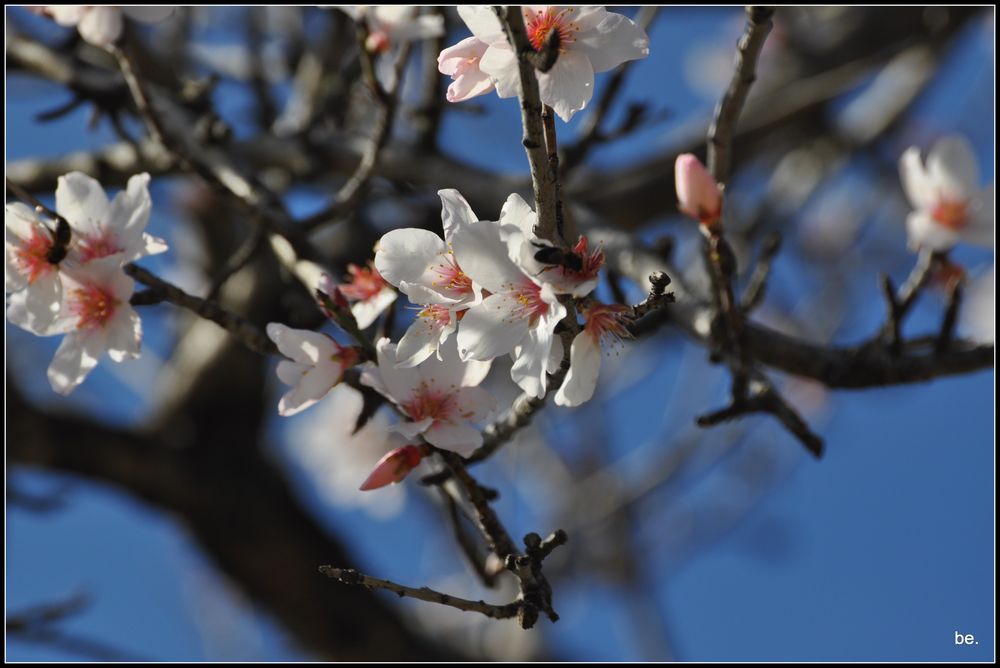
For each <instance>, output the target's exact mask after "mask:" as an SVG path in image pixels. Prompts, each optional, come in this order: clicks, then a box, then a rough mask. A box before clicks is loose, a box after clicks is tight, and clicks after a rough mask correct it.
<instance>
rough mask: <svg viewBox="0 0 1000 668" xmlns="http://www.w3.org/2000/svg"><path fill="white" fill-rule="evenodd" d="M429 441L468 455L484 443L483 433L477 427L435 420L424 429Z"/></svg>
mask: <svg viewBox="0 0 1000 668" xmlns="http://www.w3.org/2000/svg"><path fill="white" fill-rule="evenodd" d="M424 438H425V439H426V440H427V442H428V443H430V444H431V445H434V446H436V447H439V448H441V449H442V450H450V451H452V452H457V453H458V454H460V455H462V456H463V457H466V456H468V455H471V454H472V453H473V452H474V451H475V450H476V448H478V447H479V446H481V445H482V444H483V435H482V434H481V433H480V432H479V430H478V429H476V428H475V427H471V426H469V425H467V424H456V423H454V422H444V421H438V422H435V423H434V424H433V425H431V427H430V428H429V429H427V430H425V431H424Z"/></svg>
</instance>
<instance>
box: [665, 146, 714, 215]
mask: <svg viewBox="0 0 1000 668" xmlns="http://www.w3.org/2000/svg"><path fill="white" fill-rule="evenodd" d="M674 181H675V185H676V187H677V203H678V206H679V208H680V210H681V212H682V213H683V214H684V215H686V216H689V217H691V218H694V219H695V220H697V221H698V222H699V223H701V224H702V225H705V226H707V227H712V226H714V225H717V224H718V222H719V219H720V217H721V216H722V193H721V192H719V184H718V183H716V182H715V179H714V178H712V175H711V174H709V172H708V170H707V169H705V166H704V165H703V164H701V161H700V160H698V158H697V157H695V156H694V155H692V154H691V153H683V154H681V155H679V156H677V161H676V162H675V163H674Z"/></svg>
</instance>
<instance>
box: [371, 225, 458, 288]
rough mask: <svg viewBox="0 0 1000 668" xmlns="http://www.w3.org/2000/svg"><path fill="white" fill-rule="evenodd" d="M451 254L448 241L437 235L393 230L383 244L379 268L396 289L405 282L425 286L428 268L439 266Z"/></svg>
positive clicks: (378, 263)
mask: <svg viewBox="0 0 1000 668" xmlns="http://www.w3.org/2000/svg"><path fill="white" fill-rule="evenodd" d="M447 252H448V247H447V246H446V245H445V243H444V241H442V240H441V237H439V236H438V235H436V234H434V233H433V232H430V231H428V230H419V229H416V228H412V227H408V228H405V229H401V230H393V231H391V232H389V233H387V234H385V235H384V236H383V237H382V239H381V240H380V241H379V244H378V250H377V251H376V252H375V268H376V269H378V272H379V273H380V274H382V278H384V279H385V280H386V281H388V282H389V283H391V284H392V285H395V286H396V287H399V286H400V283H402V282H403V281H406V282H408V283H420V284H422V285H423V281H422V279H423V277H424V274H425V273H426V272H427V268H428V267H430V266H432V265H435V264H437V263H438V262H439V259H440V258H441V256H443V255H445V254H446V253H447ZM428 287H429V286H428Z"/></svg>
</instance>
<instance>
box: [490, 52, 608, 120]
mask: <svg viewBox="0 0 1000 668" xmlns="http://www.w3.org/2000/svg"><path fill="white" fill-rule="evenodd" d="M484 60H485V58H484ZM497 90H498V91H499V90H500V85H499V84H497ZM538 92H539V93H540V94H541V98H542V102H543V103H544V104H547V105H549V106H550V107H552V109H554V110H555V112H556V114H557V115H558V116H559V118H561V119H563V121H565V122H567V123H568V122H569V121H570V119H571V118H573V115H574V114H575V113H576V112H578V111H580V110H582V109H583V108H584V107H586V106H587V103H588V102H590V98H591V96H593V94H594V68H593V67H592V66H591V64H590V61H589V60H588V59H587V57H586V56H584V55H583V54H581V53H577V52H573V51H567V52H566V53H563V54H560V55H559V58H558V59H557V60H556V64H555V65H554V66H553V67H552V69H551V70H549V71H548V72H539V73H538ZM501 97H503V96H501Z"/></svg>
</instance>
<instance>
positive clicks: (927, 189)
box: [899, 146, 937, 209]
mask: <svg viewBox="0 0 1000 668" xmlns="http://www.w3.org/2000/svg"><path fill="white" fill-rule="evenodd" d="M899 179H900V181H902V183H903V192H905V193H906V197H907V199H909V200H910V204H911V205H913V207H914V208H916V209H930V208H932V207H933V206H934V203H935V201H937V193H936V192H935V191H934V184H933V183H932V182H931V177H930V175H929V174H928V173H927V169H926V168H925V167H924V162H923V160H921V159H920V149H918V148H917V147H916V146H911V147H910V148H908V149H906V151H904V152H903V155H901V156H900V157H899Z"/></svg>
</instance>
